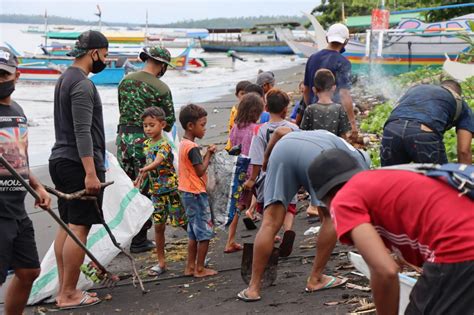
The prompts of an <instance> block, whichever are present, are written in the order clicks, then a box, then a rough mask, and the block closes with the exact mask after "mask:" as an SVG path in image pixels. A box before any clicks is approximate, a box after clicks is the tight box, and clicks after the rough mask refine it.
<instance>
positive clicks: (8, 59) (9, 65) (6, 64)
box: [0, 46, 18, 73]
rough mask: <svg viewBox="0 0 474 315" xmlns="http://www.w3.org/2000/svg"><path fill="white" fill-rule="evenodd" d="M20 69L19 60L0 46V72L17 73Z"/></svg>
mask: <svg viewBox="0 0 474 315" xmlns="http://www.w3.org/2000/svg"><path fill="white" fill-rule="evenodd" d="M17 67H18V59H17V58H16V56H15V54H14V53H12V52H11V51H10V49H8V48H7V47H3V46H0V70H5V71H6V72H8V73H15V72H16V69H17Z"/></svg>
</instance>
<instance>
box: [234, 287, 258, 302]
mask: <svg viewBox="0 0 474 315" xmlns="http://www.w3.org/2000/svg"><path fill="white" fill-rule="evenodd" d="M237 298H238V299H239V300H241V301H244V302H257V301H260V300H261V299H262V298H261V297H260V296H258V297H256V298H250V297H248V296H247V289H243V290H242V291H240V292H239V293H238V294H237Z"/></svg>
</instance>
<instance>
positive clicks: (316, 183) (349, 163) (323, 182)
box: [308, 149, 364, 200]
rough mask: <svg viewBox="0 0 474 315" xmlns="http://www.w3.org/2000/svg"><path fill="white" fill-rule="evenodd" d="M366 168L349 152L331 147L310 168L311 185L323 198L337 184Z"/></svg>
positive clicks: (320, 197) (319, 196)
mask: <svg viewBox="0 0 474 315" xmlns="http://www.w3.org/2000/svg"><path fill="white" fill-rule="evenodd" d="M362 171H364V168H362V166H361V165H360V164H359V162H357V160H356V159H354V158H353V157H352V156H351V155H350V154H349V153H348V152H346V151H344V150H341V149H329V150H325V151H323V152H321V154H320V155H319V156H318V157H317V158H315V159H314V161H313V162H312V163H311V165H310V166H309V168H308V176H309V178H310V180H311V185H312V186H313V189H314V190H315V191H316V197H318V199H319V200H323V199H324V198H325V197H326V196H327V194H328V193H329V192H330V191H331V189H333V188H334V187H336V186H337V185H340V184H344V183H345V182H347V181H348V180H349V179H351V177H352V176H354V175H355V174H357V173H359V172H362Z"/></svg>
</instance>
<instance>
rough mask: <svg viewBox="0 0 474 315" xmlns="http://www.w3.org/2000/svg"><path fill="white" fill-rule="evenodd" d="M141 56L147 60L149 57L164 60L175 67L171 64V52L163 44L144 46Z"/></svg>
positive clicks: (143, 59)
mask: <svg viewBox="0 0 474 315" xmlns="http://www.w3.org/2000/svg"><path fill="white" fill-rule="evenodd" d="M139 58H140V59H141V60H142V61H146V60H147V59H148V58H152V59H153V60H156V61H159V62H163V63H165V64H167V65H168V66H170V67H172V68H174V66H173V65H172V64H171V54H170V52H169V50H168V49H166V48H165V47H162V46H159V45H157V46H153V47H143V50H142V51H141V52H140V55H139Z"/></svg>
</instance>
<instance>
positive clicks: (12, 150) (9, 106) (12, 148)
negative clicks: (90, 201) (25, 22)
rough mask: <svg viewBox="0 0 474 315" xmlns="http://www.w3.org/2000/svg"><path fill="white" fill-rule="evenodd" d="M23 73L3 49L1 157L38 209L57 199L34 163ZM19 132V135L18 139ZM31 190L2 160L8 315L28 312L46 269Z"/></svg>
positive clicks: (2, 262)
mask: <svg viewBox="0 0 474 315" xmlns="http://www.w3.org/2000/svg"><path fill="white" fill-rule="evenodd" d="M19 77H20V72H19V71H18V60H17V58H16V57H15V55H14V54H13V53H12V52H11V51H10V50H9V49H8V48H6V47H0V131H1V132H2V134H4V135H11V136H4V137H2V138H1V140H0V156H2V157H3V158H4V159H5V160H7V162H9V163H10V164H11V165H12V166H13V168H14V169H15V170H16V171H17V172H18V173H20V175H21V176H22V177H23V178H24V179H26V180H28V181H29V184H30V186H31V187H33V189H34V190H35V191H36V193H37V194H38V195H39V196H40V200H37V201H35V207H38V206H39V207H41V208H43V209H45V210H46V209H48V208H49V207H50V206H51V198H50V196H49V194H48V193H47V192H46V190H45V188H44V187H43V185H41V183H40V182H39V181H38V180H37V179H36V177H35V176H34V175H33V173H32V172H31V171H30V168H29V165H28V124H27V118H26V116H25V114H24V113H23V109H22V108H21V107H20V105H18V103H16V102H15V101H14V100H12V98H11V94H12V93H13V91H14V90H15V84H16V82H17V81H18V78H19ZM14 135H18V136H17V137H16V136H14ZM25 197H26V188H25V187H23V186H22V185H21V184H20V183H19V181H18V180H17V179H15V177H14V176H13V174H10V172H9V171H8V170H7V169H6V168H5V167H4V166H3V164H0V239H1V240H2V241H1V242H0V285H3V283H5V281H6V279H7V275H8V270H9V269H13V271H14V276H13V278H12V280H11V282H10V285H9V286H8V289H7V292H6V295H5V305H4V310H5V313H6V314H8V315H10V314H22V313H23V310H24V308H25V305H26V302H27V300H28V296H29V295H30V291H31V286H32V285H33V282H34V281H35V279H36V278H37V277H38V275H39V273H40V262H39V258H38V251H37V249H36V242H35V232H34V230H33V223H32V222H31V220H30V218H29V217H28V214H27V213H26V209H25Z"/></svg>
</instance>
